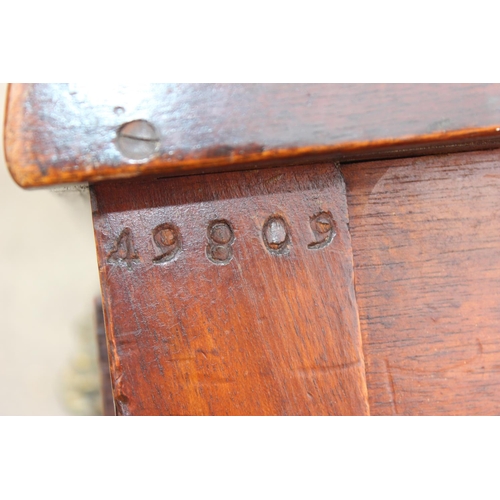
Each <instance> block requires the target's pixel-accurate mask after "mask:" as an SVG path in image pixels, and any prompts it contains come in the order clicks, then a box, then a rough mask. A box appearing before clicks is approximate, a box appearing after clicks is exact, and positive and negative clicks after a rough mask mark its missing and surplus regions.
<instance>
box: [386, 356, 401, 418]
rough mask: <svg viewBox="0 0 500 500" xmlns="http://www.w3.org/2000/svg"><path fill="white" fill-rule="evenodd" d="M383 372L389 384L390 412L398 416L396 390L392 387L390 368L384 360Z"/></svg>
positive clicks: (392, 380) (387, 361)
mask: <svg viewBox="0 0 500 500" xmlns="http://www.w3.org/2000/svg"><path fill="white" fill-rule="evenodd" d="M385 372H386V374H387V380H388V382H389V393H390V395H391V404H392V411H393V414H394V415H399V412H398V406H397V402H396V388H395V387H394V379H393V377H392V373H391V367H390V365H389V360H388V359H386V360H385Z"/></svg>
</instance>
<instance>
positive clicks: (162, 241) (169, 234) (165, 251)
mask: <svg viewBox="0 0 500 500" xmlns="http://www.w3.org/2000/svg"><path fill="white" fill-rule="evenodd" d="M153 241H154V244H155V245H156V246H157V247H158V248H159V249H160V251H161V254H160V255H157V256H156V257H154V258H153V262H154V263H156V264H162V263H164V262H169V261H171V260H173V259H174V258H175V257H176V255H177V254H178V253H179V251H180V250H181V234H180V231H179V229H178V228H177V227H175V226H174V225H173V224H168V223H166V224H160V225H159V226H156V227H155V228H154V229H153Z"/></svg>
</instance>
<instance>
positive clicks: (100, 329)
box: [94, 297, 115, 417]
mask: <svg viewBox="0 0 500 500" xmlns="http://www.w3.org/2000/svg"><path fill="white" fill-rule="evenodd" d="M94 311H95V324H96V334H97V335H96V336H97V350H98V355H99V374H100V376H101V394H102V410H103V415H105V416H107V417H110V416H114V415H115V403H114V399H113V392H112V390H111V374H110V372H109V356H108V346H107V341H106V330H105V326H104V314H103V312H102V301H101V298H100V297H99V299H97V300H96V301H95V302H94Z"/></svg>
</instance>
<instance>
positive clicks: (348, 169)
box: [342, 150, 500, 415]
mask: <svg viewBox="0 0 500 500" xmlns="http://www.w3.org/2000/svg"><path fill="white" fill-rule="evenodd" d="M342 170H343V174H344V176H345V179H346V184H347V189H348V204H349V214H350V229H351V234H352V246H353V253H354V263H355V283H356V296H357V300H358V306H359V310H360V320H361V330H362V335H363V346H364V351H365V359H366V372H367V384H368V392H369V401H370V407H371V411H372V414H375V415H381V414H382V415H386V414H405V415H408V414H411V415H424V414H427V415H446V414H461V415H464V414H465V415H476V414H479V415H485V414H499V413H500V330H499V325H500V306H499V304H500V279H499V277H500V150H496V151H491V152H475V153H465V154H454V155H443V156H429V157H424V158H409V159H400V160H391V161H378V162H371V163H360V164H355V165H349V166H345V167H344V168H343V169H342Z"/></svg>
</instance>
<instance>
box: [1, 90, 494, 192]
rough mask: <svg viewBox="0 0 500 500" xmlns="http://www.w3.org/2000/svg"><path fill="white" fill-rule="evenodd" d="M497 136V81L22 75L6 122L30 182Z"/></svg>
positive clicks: (358, 153)
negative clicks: (39, 78) (136, 80)
mask: <svg viewBox="0 0 500 500" xmlns="http://www.w3.org/2000/svg"><path fill="white" fill-rule="evenodd" d="M134 120H147V121H149V122H150V123H151V124H152V125H153V126H154V127H156V134H155V133H154V132H151V133H150V134H149V135H148V132H147V131H144V130H143V131H140V130H139V128H137V127H136V128H134V127H133V126H132V127H129V128H127V129H123V130H122V129H121V127H122V125H124V124H126V123H129V122H131V121H134ZM120 130H122V131H123V132H124V133H125V132H126V133H125V137H123V136H121V138H118V137H117V134H118V132H119V131H120ZM134 130H135V132H134ZM134 133H135V134H139V135H140V137H141V138H142V139H147V138H148V137H149V139H152V138H153V139H156V138H157V139H158V144H157V146H158V147H157V149H156V150H155V144H156V142H154V144H153V143H152V142H148V141H141V140H138V141H135V142H136V145H135V146H133V145H131V143H130V137H128V136H130V134H132V135H133V134H134ZM127 134H128V136H127ZM142 134H145V136H144V137H143V136H142ZM151 134H152V135H151ZM499 145H500V85H497V84H495V85H479V84H467V85H450V84H446V85H427V84H426V85H422V84H421V85H409V84H395V85H389V84H373V85H365V84H356V85H353V84H349V85H347V84H345V85H344V84H301V85H296V84H293V85H292V84H257V85H255V84H251V85H243V84H222V85H221V84H155V85H103V84H95V85H82V84H13V85H11V86H10V91H9V97H8V103H7V113H6V127H5V151H6V158H7V162H8V165H9V168H10V171H11V173H12V175H13V177H14V179H15V180H16V181H17V182H18V183H19V184H20V185H21V186H24V187H34V186H44V185H52V184H60V183H71V182H82V181H92V182H95V181H99V180H102V179H116V178H124V177H134V176H139V175H144V174H154V175H160V174H161V175H183V174H191V173H199V172H207V171H214V170H237V169H241V168H255V166H256V164H258V165H259V166H264V165H272V166H276V165H277V164H279V163H280V162H281V163H283V162H285V163H290V162H304V161H305V160H306V159H307V160H308V161H309V160H313V161H318V158H330V159H336V160H342V161H347V160H349V161H352V160H354V159H359V158H381V157H384V158H387V157H391V156H398V157H401V156H410V155H413V156H414V155H418V154H430V153H432V152H439V151H446V150H449V149H453V150H458V149H461V150H475V149H480V148H488V147H490V148H491V147H495V146H496V147H498V146H499ZM150 146H151V147H152V149H151V156H150V157H147V158H146V159H144V160H140V159H139V160H138V159H137V158H142V156H141V155H142V154H143V153H144V151H146V153H147V151H148V148H149V147H150ZM130 158H132V160H131V159H130Z"/></svg>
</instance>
